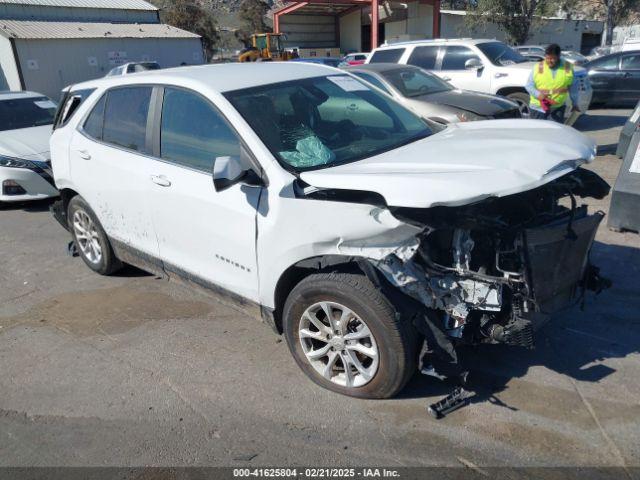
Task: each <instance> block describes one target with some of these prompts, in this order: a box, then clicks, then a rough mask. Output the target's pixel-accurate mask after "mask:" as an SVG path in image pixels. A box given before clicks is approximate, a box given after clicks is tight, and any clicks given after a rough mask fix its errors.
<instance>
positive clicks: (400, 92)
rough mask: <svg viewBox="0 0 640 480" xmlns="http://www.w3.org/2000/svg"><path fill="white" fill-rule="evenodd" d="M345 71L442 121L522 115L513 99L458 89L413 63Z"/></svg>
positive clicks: (370, 65) (384, 64) (374, 64)
mask: <svg viewBox="0 0 640 480" xmlns="http://www.w3.org/2000/svg"><path fill="white" fill-rule="evenodd" d="M345 71H347V72H349V73H351V74H352V75H356V76H357V77H359V78H361V79H362V80H364V81H366V82H368V83H370V84H372V85H373V86H375V87H378V88H380V89H381V90H383V91H384V92H386V93H388V94H389V95H391V96H392V97H393V98H394V99H395V100H396V101H397V102H399V103H401V104H402V105H404V106H405V107H407V108H409V109H410V110H411V111H413V112H414V113H415V114H417V115H419V116H420V117H422V118H426V119H429V120H431V121H434V122H437V123H440V124H448V123H457V122H469V121H474V120H488V119H494V118H521V114H520V109H519V108H518V104H517V103H515V102H512V101H511V100H508V99H506V98H504V97H498V96H496V95H488V94H486V93H476V92H469V91H465V90H459V89H456V88H454V87H453V86H452V85H451V84H449V83H447V82H445V81H444V80H442V79H441V78H440V77H438V76H437V75H434V74H432V73H429V72H427V71H425V70H422V69H421V68H418V67H413V66H411V65H398V64H396V63H372V64H369V65H358V66H355V67H347V68H345Z"/></svg>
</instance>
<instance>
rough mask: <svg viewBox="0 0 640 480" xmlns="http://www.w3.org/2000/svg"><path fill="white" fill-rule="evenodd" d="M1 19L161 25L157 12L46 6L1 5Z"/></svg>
mask: <svg viewBox="0 0 640 480" xmlns="http://www.w3.org/2000/svg"><path fill="white" fill-rule="evenodd" d="M0 18H4V19H12V20H45V21H58V22H63V21H72V22H126V23H159V22H160V21H159V19H158V12H157V11H155V10H123V9H115V8H113V9H111V8H109V9H107V8H78V7H73V8H70V7H50V6H44V5H19V4H8V3H2V4H0Z"/></svg>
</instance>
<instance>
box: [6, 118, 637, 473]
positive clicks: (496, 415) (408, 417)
mask: <svg viewBox="0 0 640 480" xmlns="http://www.w3.org/2000/svg"><path fill="white" fill-rule="evenodd" d="M629 113H630V112H629V111H622V110H618V111H609V110H598V111H593V112H591V113H590V115H589V116H587V117H583V118H582V119H581V120H580V121H579V124H578V125H577V126H578V128H579V129H581V130H583V131H585V132H586V133H587V134H589V135H591V136H593V137H594V138H596V139H597V141H598V143H599V145H600V153H601V155H600V156H599V157H598V158H597V160H596V162H595V163H594V164H593V166H592V167H590V168H593V169H594V170H595V171H597V172H598V173H600V174H601V175H603V176H604V178H606V179H607V180H608V181H610V182H611V183H613V182H614V180H615V177H616V176H617V173H618V170H619V167H620V160H619V159H617V158H616V157H615V156H613V155H612V153H613V151H614V149H615V144H616V143H617V138H618V132H619V129H620V127H621V125H622V124H623V123H624V120H625V118H626V116H627V115H629ZM558 141H559V142H561V141H562V139H561V138H558ZM608 205H609V200H608V199H607V200H605V201H602V202H596V203H594V204H593V207H594V208H597V209H602V210H605V211H606V210H607V209H608ZM68 240H69V238H68V234H67V233H66V232H65V231H63V230H62V229H61V228H60V227H59V226H58V225H57V224H56V223H55V221H54V220H53V219H52V218H51V216H50V214H49V213H48V211H47V205H46V204H35V205H28V206H27V205H23V206H17V207H5V208H3V209H2V211H0V367H1V370H2V372H1V374H0V466H1V465H5V466H6V465H12V466H31V465H78V466H79V465H94V466H100V465H165V466H168V465H221V466H228V465H242V466H248V465H278V466H283V465H291V464H306V465H324V466H333V465H340V466H348V465H359V466H363V465H367V466H371V465H386V466H400V465H405V466H409V465H431V466H433V465H436V466H463V465H464V466H469V465H478V466H480V467H486V466H532V465H537V466H542V465H545V466H594V465H596V466H626V467H632V466H640V382H638V378H640V355H639V352H638V350H639V345H640V313H639V312H640V236H638V235H634V234H630V233H628V234H620V233H614V232H611V231H609V230H608V229H607V228H606V226H603V227H602V228H601V230H600V232H599V234H598V238H597V244H596V246H595V249H594V254H593V257H594V260H595V262H596V263H598V264H600V265H601V266H602V268H603V273H604V274H605V275H606V276H608V277H610V278H612V279H613V281H614V287H613V288H612V289H611V290H609V291H607V292H605V293H603V294H602V295H601V296H600V297H599V298H597V299H593V298H589V300H588V301H587V305H586V309H585V311H584V312H582V311H580V310H579V309H577V308H576V309H574V310H572V311H570V312H568V313H565V314H563V315H561V316H560V317H559V318H558V319H557V320H556V321H555V322H553V323H552V324H551V325H549V326H548V327H547V328H545V329H544V330H543V331H542V332H541V333H540V334H539V336H538V339H537V341H538V348H537V350H535V351H533V352H529V351H523V350H520V349H517V348H502V347H491V348H486V349H482V350H480V351H478V352H477V355H478V361H477V363H478V366H479V367H480V368H481V370H482V372H483V374H484V376H485V378H486V379H487V385H486V389H485V390H486V391H483V394H482V395H481V396H480V398H479V399H478V401H477V402H475V403H473V404H472V405H470V406H469V407H467V408H465V409H463V410H460V411H458V412H456V413H454V414H452V415H451V416H449V417H447V418H446V419H444V420H440V421H436V420H434V419H432V418H431V417H430V416H428V415H427V412H426V408H425V407H426V405H427V404H428V403H431V402H433V401H435V400H436V399H437V398H438V397H440V396H442V395H443V394H445V393H447V389H448V387H446V386H444V385H442V384H441V383H439V382H438V381H436V380H433V379H428V378H425V377H421V376H420V375H416V377H415V378H414V379H413V380H412V382H411V383H410V384H409V386H408V387H407V388H406V389H405V390H404V392H403V393H402V395H401V396H400V397H399V398H396V399H394V400H388V401H363V400H355V399H351V398H346V397H341V396H339V395H336V394H332V393H330V392H327V391H325V390H322V389H320V388H319V387H317V386H315V385H314V384H312V383H311V382H310V381H308V380H307V379H306V378H305V377H304V375H303V374H302V373H301V372H300V371H299V370H298V368H297V367H296V365H295V364H294V361H293V359H292V358H291V357H290V355H289V352H288V350H287V347H286V345H285V343H284V342H282V341H281V339H279V338H277V337H276V336H274V334H273V333H272V332H271V331H270V330H269V329H268V328H267V327H266V326H264V325H262V324H259V323H256V322H255V321H254V320H252V319H250V318H248V317H246V316H245V315H243V314H242V313H241V312H239V311H238V310H236V309H235V308H234V307H232V306H229V305H226V304H224V303H221V302H220V300H219V299H217V298H215V297H212V296H210V295H207V294H206V293H204V292H202V291H196V290H193V289H190V288H188V287H186V286H183V285H180V284H177V283H174V282H167V281H165V280H158V279H156V278H154V277H153V276H149V275H146V274H144V273H143V272H140V271H138V270H135V269H133V268H131V269H127V270H126V271H124V272H122V273H121V274H119V275H118V276H115V277H111V278H105V277H100V276H98V275H95V274H93V273H91V272H90V271H89V269H87V268H86V267H85V266H84V264H83V263H82V261H81V260H80V259H78V258H71V257H69V256H67V254H66V252H65V248H66V244H67V242H68Z"/></svg>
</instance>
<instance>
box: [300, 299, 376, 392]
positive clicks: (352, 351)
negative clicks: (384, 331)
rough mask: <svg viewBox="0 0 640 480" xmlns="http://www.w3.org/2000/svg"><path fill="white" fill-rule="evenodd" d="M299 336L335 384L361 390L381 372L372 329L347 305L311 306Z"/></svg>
mask: <svg viewBox="0 0 640 480" xmlns="http://www.w3.org/2000/svg"><path fill="white" fill-rule="evenodd" d="M298 335H299V337H300V343H301V345H302V350H303V351H304V354H305V355H306V357H307V360H308V361H309V363H310V364H311V365H312V366H313V368H314V369H315V370H316V371H317V372H318V373H319V374H320V375H322V376H323V377H324V378H326V379H327V380H329V381H331V382H333V383H336V384H338V385H341V386H343V387H348V388H355V387H361V386H363V385H366V384H367V383H369V382H370V381H371V380H372V379H373V377H374V376H375V374H376V372H377V371H378V364H379V357H380V352H379V349H378V345H377V343H376V340H375V338H374V336H373V334H372V333H371V330H369V327H368V326H367V324H366V323H365V322H364V321H363V320H362V319H361V318H360V317H359V316H358V315H356V314H355V313H354V312H353V311H352V310H351V309H349V308H347V307H345V306H344V305H341V304H339V303H336V302H328V301H325V302H319V303H316V304H314V305H311V306H310V307H309V308H307V309H306V310H305V311H304V313H303V314H302V317H301V318H300V323H299V328H298Z"/></svg>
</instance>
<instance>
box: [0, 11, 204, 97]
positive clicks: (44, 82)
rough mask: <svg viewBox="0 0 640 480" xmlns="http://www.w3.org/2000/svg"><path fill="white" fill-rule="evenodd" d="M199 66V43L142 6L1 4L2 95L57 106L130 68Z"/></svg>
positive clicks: (196, 39)
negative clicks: (90, 83)
mask: <svg viewBox="0 0 640 480" xmlns="http://www.w3.org/2000/svg"><path fill="white" fill-rule="evenodd" d="M149 60H151V61H157V62H158V63H159V64H160V65H161V66H162V67H173V66H178V65H180V64H183V63H184V64H189V65H192V64H201V63H203V62H204V60H205V59H204V52H203V49H202V42H201V38H200V37H199V36H198V35H196V34H193V33H190V32H187V31H184V30H180V29H178V28H175V27H171V26H169V25H163V24H161V23H160V19H159V11H158V9H157V8H156V7H155V6H153V5H152V4H150V3H148V2H146V1H144V0H0V90H5V89H10V90H33V91H37V92H40V93H43V94H45V95H48V96H50V97H51V98H54V99H57V98H58V97H59V95H60V91H61V90H62V89H63V88H64V87H65V86H67V85H70V84H73V83H77V82H80V81H84V80H89V79H92V78H97V77H102V76H104V75H105V74H106V73H107V72H108V71H109V70H111V69H112V68H113V67H115V66H117V65H120V64H123V63H126V62H131V61H149Z"/></svg>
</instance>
